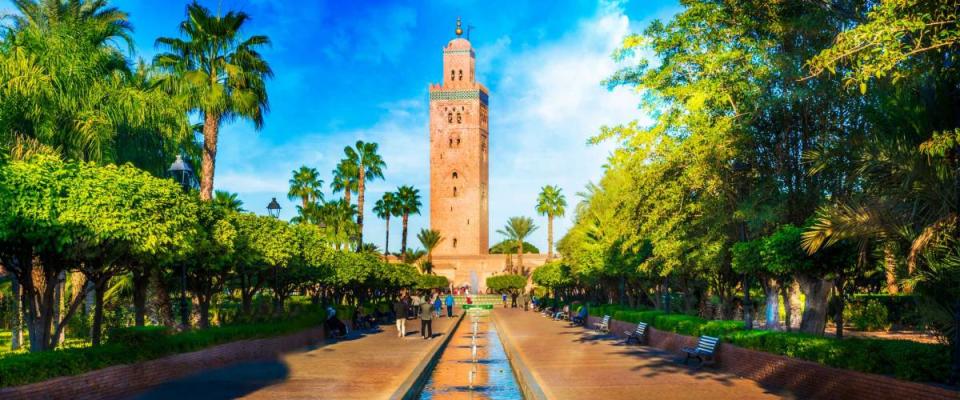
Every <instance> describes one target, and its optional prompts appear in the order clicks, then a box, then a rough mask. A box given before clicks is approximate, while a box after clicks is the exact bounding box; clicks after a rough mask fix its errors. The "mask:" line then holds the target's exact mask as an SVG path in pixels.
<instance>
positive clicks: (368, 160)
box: [343, 140, 387, 249]
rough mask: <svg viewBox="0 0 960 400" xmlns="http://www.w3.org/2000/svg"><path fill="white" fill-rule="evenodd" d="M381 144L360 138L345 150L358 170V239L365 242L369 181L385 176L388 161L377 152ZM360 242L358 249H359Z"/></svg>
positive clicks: (349, 159)
mask: <svg viewBox="0 0 960 400" xmlns="http://www.w3.org/2000/svg"><path fill="white" fill-rule="evenodd" d="M378 147H379V145H377V144H376V143H365V142H363V141H362V140H358V141H357V144H356V145H355V147H345V148H344V149H343V152H344V153H345V154H346V155H347V158H346V159H345V160H347V162H348V163H350V164H353V165H355V166H356V171H357V237H358V238H359V239H358V240H357V242H358V243H361V244H362V243H363V200H364V192H365V191H366V184H367V181H374V180H376V179H378V178H381V179H382V178H383V168H385V167H386V166H387V163H385V162H383V158H381V157H380V155H379V154H377V148H378ZM359 246H360V245H359V244H358V247H357V248H358V249H359Z"/></svg>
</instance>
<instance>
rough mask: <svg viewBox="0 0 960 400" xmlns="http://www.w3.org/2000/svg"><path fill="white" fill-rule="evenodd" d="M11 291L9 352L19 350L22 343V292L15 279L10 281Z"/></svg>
mask: <svg viewBox="0 0 960 400" xmlns="http://www.w3.org/2000/svg"><path fill="white" fill-rule="evenodd" d="M11 283H12V287H11V289H13V315H12V318H11V319H10V330H11V338H10V350H18V349H20V345H21V344H22V343H23V290H21V289H20V282H18V281H17V279H16V278H14V279H12V280H11Z"/></svg>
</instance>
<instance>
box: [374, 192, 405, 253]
mask: <svg viewBox="0 0 960 400" xmlns="http://www.w3.org/2000/svg"><path fill="white" fill-rule="evenodd" d="M373 212H374V213H376V214H377V217H379V218H381V219H383V220H385V221H386V222H387V229H386V231H387V238H386V241H385V242H384V245H383V255H384V256H387V255H390V217H399V216H400V207H399V202H398V201H397V195H396V194H395V193H393V192H386V193H384V194H383V197H381V198H380V200H377V203H376V204H374V206H373Z"/></svg>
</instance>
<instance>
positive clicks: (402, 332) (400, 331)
mask: <svg viewBox="0 0 960 400" xmlns="http://www.w3.org/2000/svg"><path fill="white" fill-rule="evenodd" d="M393 313H394V314H396V317H397V337H404V336H407V304H406V303H404V302H403V300H400V299H397V301H394V302H393Z"/></svg>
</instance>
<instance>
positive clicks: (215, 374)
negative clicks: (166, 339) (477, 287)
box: [130, 360, 290, 400]
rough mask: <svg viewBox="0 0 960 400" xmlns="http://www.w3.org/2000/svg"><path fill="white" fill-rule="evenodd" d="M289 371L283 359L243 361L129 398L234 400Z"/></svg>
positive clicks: (274, 380)
mask: <svg viewBox="0 0 960 400" xmlns="http://www.w3.org/2000/svg"><path fill="white" fill-rule="evenodd" d="M289 372H290V371H289V370H288V369H287V366H286V365H284V364H283V362H281V361H280V360H271V361H260V362H250V363H242V364H237V365H232V366H229V367H224V368H217V369H212V370H207V371H203V372H200V373H197V374H195V375H191V376H188V377H186V378H181V379H178V380H175V381H171V382H167V383H164V384H162V385H159V386H156V387H154V388H152V389H150V390H148V391H146V392H143V393H140V394H139V395H137V396H134V397H130V399H137V400H161V399H177V400H193V399H197V400H199V399H212V400H219V399H235V398H238V397H242V396H244V395H247V394H250V393H253V392H255V391H257V390H259V389H262V388H264V387H267V386H270V385H273V384H276V383H278V382H281V381H283V380H285V379H286V378H287V376H288V375H289Z"/></svg>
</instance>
